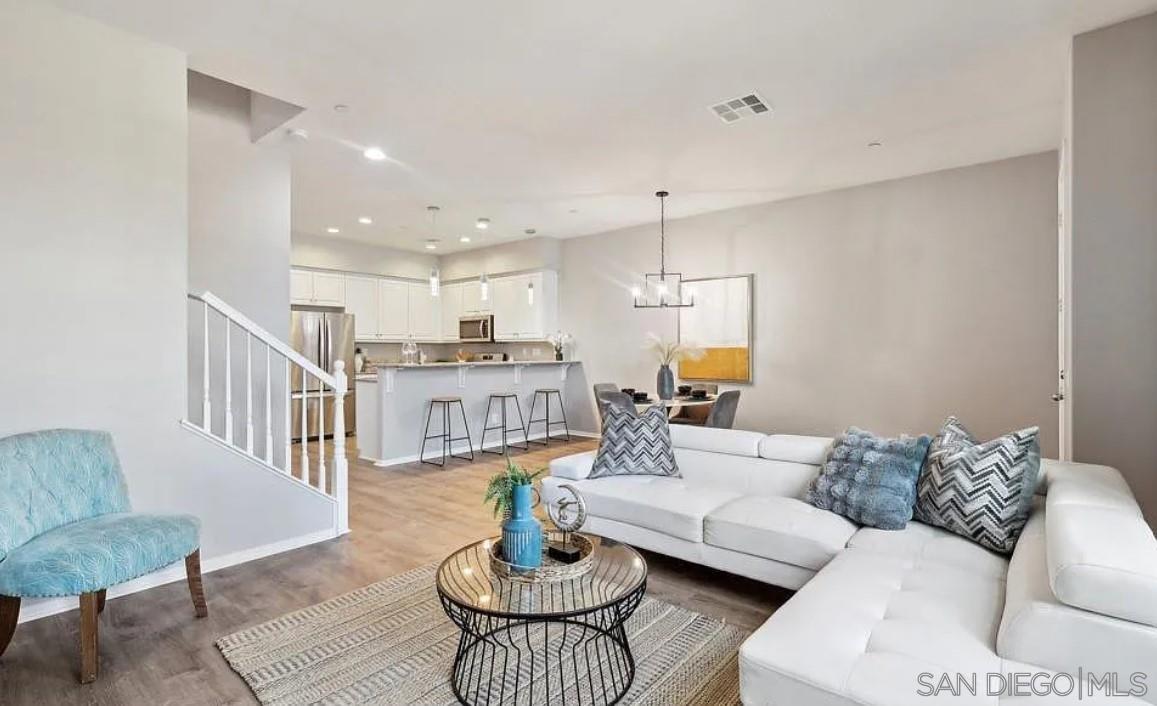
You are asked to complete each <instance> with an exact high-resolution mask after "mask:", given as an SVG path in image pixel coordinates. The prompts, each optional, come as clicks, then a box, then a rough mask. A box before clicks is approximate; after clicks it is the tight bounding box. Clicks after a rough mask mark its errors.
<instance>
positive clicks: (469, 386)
mask: <svg viewBox="0 0 1157 706" xmlns="http://www.w3.org/2000/svg"><path fill="white" fill-rule="evenodd" d="M415 371H424V372H421V373H418V372H415ZM357 385H358V388H359V390H358V409H357V411H358V419H357V424H358V453H359V455H360V456H361V458H363V459H366V460H368V461H372V462H373V463H374V464H375V465H378V466H392V465H395V464H400V463H409V462H411V461H414V460H417V458H418V454H419V452H420V451H421V444H422V437H423V436H424V435H425V429H426V421H427V414H428V412H429V404H430V398H432V397H442V396H449V397H459V398H461V399H462V403H463V405H464V408H465V412H466V423H467V426H469V428H470V438H471V442H472V443H473V445H474V452H475V454H477V453H478V451H479V449H480V447H481V446H482V442H483V439H482V428H483V426H489V425H495V426H496V425H498V424H499V423H500V421H499V420H500V418H501V417H500V414H501V412H500V408H499V406H498V404H497V403H495V404H494V405H493V406H492V407H491V410H490V412H491V414H490V418H489V419H486V409H487V404H488V403H489V401H490V395H491V393H495V392H511V393H514V394H515V395H517V399H518V403H519V405H520V407H521V410H522V414H523V418H524V420H525V421H527V422H529V421H530V406H531V403H532V401H533V397H534V391H535V390H536V389H540V388H549V389H557V390H560V391H561V393H562V395H561V396H562V404H563V411H564V412H565V413H566V418H567V421H568V423H569V424H570V431H571V434H572V435H576V434H577V435H584V434H590V433H591V430H592V429H594V428H595V427H597V424H596V423H594V422H592V421H591V420H592V419H593V417H594V415H593V413H592V410H593V405H592V398H591V393H590V388H589V386H588V385H587V380H586V375H585V373H584V371H583V368H582V363H581V362H580V361H577V360H561V361H556V360H506V361H478V362H467V363H427V364H425V365H406V364H403V363H387V364H383V365H378V366H377V367H376V369H375V372H374V373H373V374H372V377H366V374H364V373H363V374H361V375H358V376H357ZM542 404H543V402H542V398H541V397H540V398H539V401H538V406H537V408H536V410H535V417H536V418H540V417H542V416H543V407H542ZM557 405H558V398H557V397H556V398H554V400H553V401H552V403H551V410H552V411H551V418H552V419H558V418H559V417H558V416H557V415H558V408H557ZM588 408H590V409H588ZM451 418H452V419H451V422H452V426H453V433H454V435H455V436H461V435H463V434H464V433H465V430H464V429H463V425H462V417H461V413H460V412H459V410H458V408H457V406H456V405H455V407H454V408H453V409H452V411H451ZM508 419H509V420H510V422H509V423H510V426H511V427H512V428H513V427H516V426H518V425H519V422H518V421H517V419H518V417H517V412H516V411H515V408H514V406H513V403H511V406H510V408H509V414H508ZM440 428H441V415H440V414H438V415H434V419H433V421H432V422H431V425H430V434H436V433H438V432H439V431H440ZM542 429H543V425H542V424H541V423H536V424H534V429H532V430H531V433H530V438H531V439H534V438H535V437H536V436H537V437H541V436H543V431H542ZM553 431H554V432H555V433H557V434H561V432H562V428H561V427H555V428H554V429H553ZM500 436H501V435H500V434H498V433H497V432H495V431H492V432H490V433H488V434H487V435H486V439H485V445H486V446H487V448H490V447H493V446H495V445H498V444H499V442H500ZM511 437H512V438H513V437H521V434H511ZM520 440H521V439H520ZM459 447H460V448H459ZM426 450H427V452H428V453H429V454H430V455H433V454H435V453H437V454H439V455H440V453H441V448H440V446H439V442H438V440H433V441H431V442H430V443H429V444H428V445H427V449H426ZM454 451H455V453H459V452H461V453H466V452H467V451H468V450H467V448H466V445H465V443H464V442H457V443H456V444H455V448H454Z"/></svg>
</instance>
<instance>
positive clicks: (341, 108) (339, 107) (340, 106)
mask: <svg viewBox="0 0 1157 706" xmlns="http://www.w3.org/2000/svg"><path fill="white" fill-rule="evenodd" d="M333 109H334V110H335V111H337V112H339V113H344V112H346V111H347V110H349V109H350V107H349V106H348V105H346V104H345V103H338V104H336V105H334V107H333Z"/></svg>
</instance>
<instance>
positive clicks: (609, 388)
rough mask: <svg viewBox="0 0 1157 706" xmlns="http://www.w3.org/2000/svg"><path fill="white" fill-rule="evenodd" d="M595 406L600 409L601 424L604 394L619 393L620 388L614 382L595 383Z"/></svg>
mask: <svg viewBox="0 0 1157 706" xmlns="http://www.w3.org/2000/svg"><path fill="white" fill-rule="evenodd" d="M594 388H595V406H597V407H598V408H599V422H600V423H601V422H602V421H603V402H602V395H603V393H609V392H619V386H618V385H616V384H615V383H613V382H597V383H595V386H594Z"/></svg>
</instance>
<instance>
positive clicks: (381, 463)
mask: <svg viewBox="0 0 1157 706" xmlns="http://www.w3.org/2000/svg"><path fill="white" fill-rule="evenodd" d="M555 434H556V435H558V436H561V434H559V433H558V432H557V431H556V432H555ZM570 435H571V436H577V437H579V438H583V439H597V438H599V436H600V435H599V434H594V433H592V432H589V431H574V430H573V429H572V430H571V432H570ZM545 437H546V432H539V433H537V434H531V435H530V436H529V437H527V438H528V439H529V440H531V441H534V440H535V439H542V438H545ZM515 443H519V444H521V443H522V441H521V440H518V441H517V442H515ZM500 446H502V441H494V442H491V443H489V444H486V445H485V446H482V447H481V448H482V449H495V448H498V447H500ZM479 450H480V448H479V447H477V446H475V447H474V451H475V453H477V452H478V451H479ZM450 453H455V454H465V453H470V448H469V447H468V446H466V445H465V444H458V445H457V446H451V447H450ZM359 458H360V459H361V460H363V461H367V462H369V463H372V464H374V465H375V466H377V467H378V468H388V467H390V466H400V465H402V464H403V463H413V462H414V461H417V460H418V454H411V455H409V456H395V457H393V458H387V459H379V458H372V457H370V456H359Z"/></svg>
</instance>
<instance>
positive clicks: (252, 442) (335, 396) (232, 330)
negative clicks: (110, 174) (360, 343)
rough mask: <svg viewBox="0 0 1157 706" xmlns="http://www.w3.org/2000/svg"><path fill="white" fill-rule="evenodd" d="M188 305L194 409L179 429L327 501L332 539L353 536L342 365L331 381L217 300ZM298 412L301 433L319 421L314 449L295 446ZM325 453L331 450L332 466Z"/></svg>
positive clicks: (304, 442) (304, 443)
mask: <svg viewBox="0 0 1157 706" xmlns="http://www.w3.org/2000/svg"><path fill="white" fill-rule="evenodd" d="M188 298H189V302H190V318H189V336H190V356H189V367H190V371H189V372H190V375H189V384H190V398H191V401H192V402H191V404H190V410H189V416H188V418H186V419H185V420H183V422H182V424H183V425H184V426H185V427H186V428H188V429H189V430H191V431H193V432H195V433H197V434H200V435H202V436H204V437H206V438H208V439H210V440H211V441H213V442H215V443H218V444H221V445H223V446H225V447H226V448H228V449H230V450H231V451H233V452H235V453H237V454H240V455H241V456H243V457H244V458H246V459H247V460H249V461H251V462H252V463H253V464H255V465H257V466H259V467H261V468H264V469H265V470H267V471H269V472H271V473H276V474H277V475H278V476H280V477H282V478H284V479H285V480H286V481H287V482H292V483H296V484H298V485H300V486H301V487H303V488H307V489H308V490H309V491H310V492H314V493H320V494H321V495H323V496H324V497H326V498H328V499H329V500H330V501H331V502H332V503H333V507H334V533H335V534H338V535H340V534H345V533H347V532H349V492H348V479H349V463H348V461H347V459H346V445H345V438H346V436H345V395H346V390H347V383H348V379H347V377H346V372H345V370H344V367H345V364H344V363H343V362H342V361H340V360H339V361H335V363H334V372H333V374H330V373H328V372H326V371H325V370H322V369H321V368H320V367H318V366H317V365H315V364H314V363H312V362H310V361H309V360H308V359H306V358H305V357H304V356H302V355H301V354H300V353H298V352H297V351H295V350H293V348H291V347H290V346H289V345H288V344H287V343H285V342H284V341H282V340H280V339H278V338H277V337H275V336H274V335H272V334H271V333H269V332H268V331H266V330H265V329H263V328H262V327H261V326H259V325H257V324H256V323H254V322H253V321H252V320H250V319H249V318H248V317H246V316H245V315H244V314H242V313H241V312H239V311H237V310H236V309H234V308H233V307H232V306H230V305H229V304H227V303H226V302H225V301H223V300H221V299H220V298H219V297H217V296H216V295H214V294H213V293H212V292H203V293H201V294H189V295H188ZM238 387H239V388H240V389H234V388H238ZM295 388H296V390H297V391H294V390H295ZM196 400H199V404H196V403H195V401H196ZM330 400H332V406H331V408H330V410H329V411H327V410H326V407H327V403H328V402H329V401H330ZM314 407H315V408H316V410H315V411H314V410H313V408H314ZM295 411H300V415H301V417H300V418H301V422H302V423H301V425H300V428H302V429H306V428H308V425H307V424H306V423H305V422H306V420H308V419H310V417H311V416H313V415H316V417H317V431H318V433H317V436H316V438H315V440H314V442H313V443H312V444H311V443H310V439H309V437H308V435H307V434H305V433H302V434H300V437H301V438H300V440H299V441H295V440H294V436H295V435H294V433H293V430H294V426H295V425H294V412H295ZM198 412H199V415H198V414H197V413H198ZM198 416H199V419H198V418H197V417H198ZM327 430H328V431H327ZM327 433H329V434H332V436H333V443H332V446H331V445H330V444H327V443H326V440H325V439H326V435H327ZM327 446H331V449H332V450H331V455H330V456H329V458H327V455H326V451H327V448H326V447H327Z"/></svg>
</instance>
